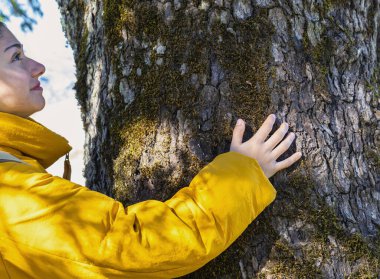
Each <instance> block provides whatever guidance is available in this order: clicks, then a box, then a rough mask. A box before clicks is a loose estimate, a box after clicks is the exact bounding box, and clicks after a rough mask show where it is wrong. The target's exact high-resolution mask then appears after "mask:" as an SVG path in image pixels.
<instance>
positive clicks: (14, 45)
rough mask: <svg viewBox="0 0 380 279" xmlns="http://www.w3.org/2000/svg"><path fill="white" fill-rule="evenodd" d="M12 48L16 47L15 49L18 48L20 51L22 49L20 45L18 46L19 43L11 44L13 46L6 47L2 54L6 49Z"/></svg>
mask: <svg viewBox="0 0 380 279" xmlns="http://www.w3.org/2000/svg"><path fill="white" fill-rule="evenodd" d="M12 47H17V48H19V49H22V48H23V45H22V44H19V43H17V44H13V45H11V46H9V47H7V48H6V49H5V50H4V52H6V51H7V50H8V49H10V48H12Z"/></svg>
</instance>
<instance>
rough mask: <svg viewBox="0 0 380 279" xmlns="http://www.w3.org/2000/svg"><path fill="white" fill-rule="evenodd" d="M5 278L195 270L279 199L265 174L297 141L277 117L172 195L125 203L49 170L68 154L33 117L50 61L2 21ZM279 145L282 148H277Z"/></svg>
mask: <svg viewBox="0 0 380 279" xmlns="http://www.w3.org/2000/svg"><path fill="white" fill-rule="evenodd" d="M0 31H1V37H0V127H1V130H0V151H1V153H2V154H3V155H5V157H3V160H2V162H0V220H1V221H0V256H1V257H0V278H150V277H152V278H157V277H176V276H181V275H184V274H187V273H190V272H192V271H194V270H196V269H198V268H200V267H201V266H203V265H204V264H206V263H207V262H208V261H210V260H211V259H213V258H214V257H216V256H217V255H219V254H220V253H221V252H222V251H224V250H225V249H226V248H227V247H228V246H229V245H230V244H231V243H232V242H233V241H234V240H235V239H236V238H237V237H238V236H239V235H240V234H241V233H242V232H243V231H244V229H245V228H246V227H247V226H248V225H249V224H250V223H251V222H252V220H254V219H255V218H256V217H257V215H258V214H260V212H262V211H263V210H264V208H265V207H266V206H267V205H269V204H270V203H271V202H272V201H273V200H274V198H275V195H276V190H275V189H274V188H273V186H272V184H271V183H270V181H269V180H268V178H269V177H271V176H272V175H274V174H275V173H276V172H277V171H279V170H281V169H284V168H287V167H289V166H290V165H292V164H293V163H294V162H296V161H297V160H298V159H299V158H300V157H301V156H300V155H301V154H300V152H298V153H296V154H293V155H292V156H291V157H289V158H287V159H286V160H284V161H282V162H276V159H277V158H278V157H279V156H280V155H281V154H283V153H284V152H285V151H286V150H287V149H288V148H289V146H290V144H291V143H292V141H293V140H294V134H293V133H291V134H289V136H288V137H287V138H286V139H284V140H283V137H284V135H285V134H286V132H287V129H288V126H287V124H286V123H283V125H282V126H281V127H280V128H279V129H278V130H277V131H276V132H275V133H274V134H273V135H272V136H271V137H270V138H269V139H268V140H266V141H265V139H266V138H267V136H268V135H269V133H270V131H271V130H272V128H273V124H274V121H275V116H274V115H273V114H272V115H270V116H268V118H267V119H266V120H265V122H264V123H263V125H262V126H261V127H260V129H259V130H258V131H257V133H256V134H255V135H254V136H253V137H252V138H251V139H250V140H248V141H247V142H244V143H243V142H242V137H243V133H244V129H245V124H244V121H242V120H241V119H239V121H238V122H237V125H236V127H235V128H234V131H233V137H232V143H231V151H230V152H227V153H225V154H222V155H219V156H218V157H216V158H215V159H214V161H213V162H211V163H210V164H209V165H208V166H206V167H205V168H204V169H202V170H201V171H200V172H199V174H198V175H197V176H196V177H195V178H194V179H193V180H192V182H191V183H190V185H189V186H188V187H184V188H182V189H181V190H180V191H178V192H177V193H176V194H175V195H174V196H173V197H172V198H171V199H169V200H167V201H165V202H160V201H155V200H150V201H144V202H141V203H137V204H134V205H131V206H128V207H126V208H124V207H123V205H122V204H121V203H120V202H117V201H115V200H113V199H112V198H110V197H107V196H105V195H103V194H101V193H98V192H95V191H91V190H89V189H88V188H86V187H83V186H80V185H77V184H75V183H72V182H70V181H69V180H66V179H63V178H60V177H56V176H52V175H51V174H49V173H47V172H46V170H45V169H46V168H47V167H49V166H50V165H51V164H53V163H54V162H55V161H56V160H57V159H58V158H60V157H61V156H63V155H64V154H66V153H67V152H68V151H70V149H71V147H70V146H69V145H68V143H67V141H66V140H65V139H64V138H62V137H61V136H59V135H57V134H55V133H54V132H52V131H50V130H49V129H47V128H46V127H44V126H43V125H41V124H39V123H37V122H35V121H33V120H32V119H31V118H30V116H31V115H32V114H33V113H35V112H37V111H40V110H42V109H43V107H44V106H45V100H44V97H43V95H42V92H43V89H42V88H41V87H40V84H39V81H38V78H39V77H40V76H41V75H42V74H43V73H44V72H45V67H44V66H43V65H42V64H40V63H38V62H36V61H34V60H32V59H30V58H28V57H26V56H25V54H24V53H23V49H22V45H21V44H20V42H19V41H18V40H17V39H16V38H15V36H14V35H13V34H12V33H11V32H10V31H9V30H8V29H7V27H6V26H5V25H3V24H1V26H0ZM277 144H278V145H277Z"/></svg>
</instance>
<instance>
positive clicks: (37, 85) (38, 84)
mask: <svg viewBox="0 0 380 279" xmlns="http://www.w3.org/2000/svg"><path fill="white" fill-rule="evenodd" d="M37 89H42V87H41V84H40V83H39V82H38V83H37V84H36V86H34V87H33V88H32V89H30V90H37Z"/></svg>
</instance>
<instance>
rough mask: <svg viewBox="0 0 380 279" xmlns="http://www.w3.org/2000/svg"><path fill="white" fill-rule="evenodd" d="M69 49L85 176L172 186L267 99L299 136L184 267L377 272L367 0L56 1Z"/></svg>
mask: <svg viewBox="0 0 380 279" xmlns="http://www.w3.org/2000/svg"><path fill="white" fill-rule="evenodd" d="M57 2H58V4H59V7H60V10H61V13H62V24H63V29H64V31H65V33H66V36H67V39H68V41H69V42H70V45H71V47H72V48H73V50H74V57H75V62H76V67H77V82H76V86H75V88H76V91H77V99H78V102H79V104H80V106H81V109H82V120H83V123H84V128H85V131H86V148H85V150H86V151H85V163H86V168H85V177H86V179H87V183H86V186H87V187H89V188H91V189H93V190H96V191H100V192H103V193H105V194H107V195H109V196H111V197H114V198H116V199H118V200H119V201H121V202H123V204H124V205H128V204H132V203H136V202H139V201H142V200H146V199H159V200H165V199H168V198H170V197H171V196H172V195H173V194H174V193H175V192H176V191H177V190H178V189H179V188H181V187H183V186H186V185H188V183H189V182H190V181H191V179H192V177H193V176H194V175H195V174H196V173H197V172H198V171H199V170H200V168H201V167H202V166H204V165H205V164H207V163H208V162H210V161H211V160H212V159H213V158H214V157H215V156H216V155H217V154H219V153H222V152H225V151H228V149H229V143H230V138H231V134H232V133H231V131H232V127H233V126H234V124H235V122H236V120H237V119H238V118H243V119H245V120H246V121H247V124H248V125H249V129H248V131H247V132H246V135H245V137H246V138H249V137H250V136H252V134H253V133H254V132H255V131H256V130H257V129H258V128H259V126H260V125H261V123H262V122H263V120H264V119H265V118H266V117H267V115H268V114H270V113H275V114H276V116H277V118H278V119H279V121H278V123H277V124H276V125H275V128H274V130H273V131H275V129H276V127H277V126H278V125H279V124H280V123H281V122H284V121H286V122H288V123H289V132H291V131H292V132H294V133H295V134H296V140H295V142H294V144H293V145H292V146H291V148H290V149H289V151H288V152H286V153H285V154H283V155H282V156H281V157H280V158H279V159H278V161H281V160H283V159H285V158H286V157H288V156H289V155H291V154H292V153H294V152H295V151H296V150H297V151H302V153H303V155H304V158H303V160H302V162H301V163H297V164H296V165H294V166H292V167H291V168H289V169H287V170H284V171H281V172H280V173H278V174H276V175H275V176H274V177H272V178H271V182H272V183H273V185H274V186H275V187H276V188H277V191H278V196H277V199H276V200H275V202H274V203H273V204H272V205H271V206H270V207H269V208H267V209H266V211H265V212H264V213H263V214H261V215H260V216H259V218H258V219H256V220H255V221H254V222H253V223H252V224H251V225H250V226H249V227H248V229H247V230H246V232H245V233H244V234H243V235H242V236H241V237H240V238H239V239H238V241H237V242H235V243H234V244H233V245H232V246H231V247H230V248H229V249H228V250H227V251H226V252H224V253H223V254H222V255H221V256H219V257H218V258H216V259H215V260H213V261H212V262H210V263H209V264H207V265H206V266H205V267H203V268H202V269H200V270H199V271H196V272H194V273H193V274H191V275H188V276H187V277H189V278H216V277H217V278H236V277H239V278H255V277H257V278H267V277H268V278H279V277H286V278H314V277H322V278H346V277H350V276H351V278H360V277H363V278H364V277H365V278H378V274H380V248H379V247H380V241H379V227H380V202H379V201H380V171H379V170H380V146H379V142H380V101H379V100H380V89H379V84H380V67H379V58H378V56H379V54H380V35H379V23H380V6H379V2H378V1H376V0H361V1H354V0H351V1H336V0H329V1H319V0H303V1H300V0H288V1H283V0H277V1H275V0H253V1H248V0H235V1H231V0H216V1H206V0H202V1H181V0H174V1H158V0H153V1H135V0H124V1H121V0H120V1H111V0H97V1H82V0H77V1H68V0H57Z"/></svg>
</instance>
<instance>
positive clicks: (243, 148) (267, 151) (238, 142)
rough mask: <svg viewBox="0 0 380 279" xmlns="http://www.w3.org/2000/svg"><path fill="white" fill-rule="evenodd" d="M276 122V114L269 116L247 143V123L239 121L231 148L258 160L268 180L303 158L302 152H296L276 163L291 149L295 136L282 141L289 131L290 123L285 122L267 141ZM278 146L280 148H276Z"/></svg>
mask: <svg viewBox="0 0 380 279" xmlns="http://www.w3.org/2000/svg"><path fill="white" fill-rule="evenodd" d="M275 121H276V116H275V115H274V114H271V115H269V116H268V118H267V119H266V120H265V121H264V123H263V125H261V127H260V129H259V130H258V131H257V132H256V134H254V135H253V137H252V138H250V139H249V140H247V141H246V142H243V134H244V130H245V123H244V121H243V120H242V119H239V120H238V121H237V123H236V126H235V129H234V131H233V136H232V142H231V147H230V151H235V152H238V153H241V154H243V155H245V156H248V157H251V158H254V159H256V161H257V162H258V163H259V165H260V167H261V169H262V170H263V171H264V173H265V175H266V176H267V177H268V178H269V177H271V176H272V175H274V174H275V173H276V172H278V171H280V170H282V169H285V168H287V167H290V166H291V165H292V164H294V163H295V162H296V161H298V160H299V159H300V158H301V156H302V153H301V152H296V153H294V154H293V155H292V156H290V157H288V158H287V159H285V160H283V161H281V162H276V159H277V158H278V157H280V156H281V154H283V153H284V152H285V151H286V150H288V149H289V147H290V145H291V144H292V142H293V140H294V138H295V135H294V133H289V135H288V136H287V137H286V139H285V140H283V141H282V139H283V137H284V136H285V134H286V132H287V131H288V123H286V122H284V123H282V124H281V126H280V128H278V129H277V131H276V132H275V133H274V134H273V135H272V136H271V137H270V138H269V139H268V140H267V141H265V139H266V138H267V136H268V135H269V133H270V132H271V131H272V129H273V124H274V123H275ZM281 141H282V142H281ZM280 142H281V143H280ZM278 143H280V144H278ZM277 144H278V146H277V147H276V145H277ZM275 147H276V148H275Z"/></svg>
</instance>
